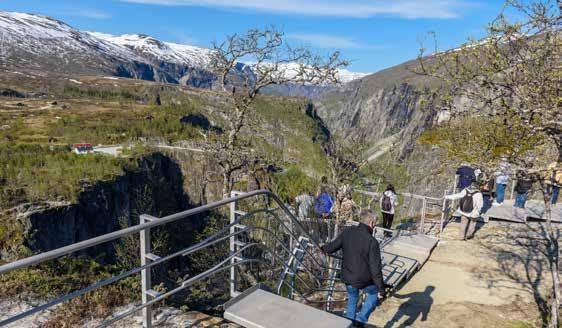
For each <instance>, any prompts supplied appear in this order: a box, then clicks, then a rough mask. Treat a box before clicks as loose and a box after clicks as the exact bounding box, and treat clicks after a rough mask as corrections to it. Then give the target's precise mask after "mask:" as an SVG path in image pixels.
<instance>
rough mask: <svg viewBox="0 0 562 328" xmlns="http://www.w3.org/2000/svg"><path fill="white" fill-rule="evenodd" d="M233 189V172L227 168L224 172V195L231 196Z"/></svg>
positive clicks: (224, 196) (225, 196)
mask: <svg viewBox="0 0 562 328" xmlns="http://www.w3.org/2000/svg"><path fill="white" fill-rule="evenodd" d="M231 191H232V172H230V170H225V171H223V173H222V195H223V198H228V197H230V192H231Z"/></svg>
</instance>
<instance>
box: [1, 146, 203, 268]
mask: <svg viewBox="0 0 562 328" xmlns="http://www.w3.org/2000/svg"><path fill="white" fill-rule="evenodd" d="M183 183H184V179H183V173H182V170H181V168H180V166H179V165H178V164H177V163H176V162H175V161H174V160H172V159H171V158H169V157H167V156H164V155H162V154H159V153H156V154H152V155H150V156H147V157H144V158H141V159H140V160H139V163H138V168H137V169H135V170H132V171H129V172H126V173H125V174H124V175H122V176H119V177H117V178H115V179H114V180H111V181H101V182H98V183H96V184H95V185H92V186H90V187H87V188H86V189H85V190H84V191H83V192H82V193H80V194H79V195H78V199H77V202H76V203H74V204H65V203H53V202H48V203H43V204H23V205H20V206H18V207H17V208H16V209H14V210H13V217H12V219H15V220H16V221H17V222H18V226H20V227H22V228H23V229H21V230H22V231H21V233H23V235H24V244H25V246H27V247H28V248H29V249H30V250H31V251H34V252H44V251H49V250H52V249H55V248H58V247H62V246H65V245H68V244H72V243H76V242H79V241H82V240H86V239H89V238H93V237H96V236H99V235H103V234H106V233H109V232H112V231H115V230H118V229H121V228H122V227H123V226H130V225H133V224H137V223H138V216H139V215H140V214H143V213H148V214H151V215H157V216H162V215H167V214H171V213H174V212H178V211H182V210H185V209H188V208H190V207H191V206H193V205H194V204H193V202H192V201H191V199H190V198H189V196H188V195H187V194H186V193H185V192H184V186H183ZM191 228H192V229H193V230H195V229H196V226H192V227H191ZM113 247H114V245H113V244H112V243H105V244H102V245H100V246H97V247H93V248H90V249H88V250H86V251H85V254H88V255H95V256H96V257H98V256H99V255H100V254H104V256H105V257H106V259H107V260H109V261H111V259H112V255H113V251H114V249H113ZM11 256H13V254H9V252H6V251H4V252H3V253H2V259H4V260H10V257H11Z"/></svg>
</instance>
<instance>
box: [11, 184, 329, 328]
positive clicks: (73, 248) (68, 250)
mask: <svg viewBox="0 0 562 328" xmlns="http://www.w3.org/2000/svg"><path fill="white" fill-rule="evenodd" d="M259 195H268V196H269V197H270V198H272V199H273V200H274V201H275V202H276V203H277V204H278V206H279V208H280V209H282V210H283V211H284V212H285V214H286V215H287V217H288V218H289V219H290V220H291V221H292V224H294V225H295V226H296V227H297V228H299V230H300V231H301V233H302V234H303V235H305V236H306V237H307V238H309V241H310V242H311V243H312V244H313V245H314V246H316V247H317V248H320V245H319V244H318V242H317V241H316V240H315V239H314V237H313V236H311V235H310V233H309V232H308V231H307V230H306V229H304V227H303V226H302V225H301V224H300V222H299V221H298V220H297V219H296V218H295V217H294V215H293V214H292V213H291V212H290V211H289V210H288V209H287V208H286V207H285V206H284V204H283V203H282V202H281V201H280V199H279V198H278V197H277V195H275V194H273V193H272V192H271V191H269V190H257V191H253V192H249V193H245V194H241V195H238V196H235V197H230V198H227V199H223V200H220V201H217V202H213V203H210V204H207V205H203V206H199V207H197V208H194V209H190V210H187V211H183V212H180V213H176V214H173V215H169V216H165V217H162V218H155V220H151V221H149V222H147V223H142V224H138V225H135V226H132V227H129V228H125V229H122V230H118V231H115V232H111V233H108V234H105V235H102V236H98V237H94V238H91V239H88V240H85V241H82V242H78V243H75V244H72V245H67V246H64V247H61V248H58V249H55V250H52V251H48V252H45V253H41V254H37V255H34V256H31V257H28V258H25V259H22V260H18V261H15V262H12V263H7V264H5V265H2V266H0V274H2V273H6V272H10V271H13V270H17V269H23V268H26V267H29V266H32V265H35V264H39V263H43V262H45V261H48V260H51V259H55V258H58V257H61V256H65V255H68V254H72V253H74V252H77V251H79V250H82V249H86V248H89V247H93V246H96V245H99V244H101V243H104V242H109V241H112V240H116V239H119V238H121V237H124V236H127V235H130V234H133V233H136V232H139V231H143V230H146V229H150V228H154V227H157V226H161V225H164V224H167V223H171V222H174V221H177V220H180V219H183V218H187V217H189V216H192V215H196V214H199V213H203V212H207V211H210V210H213V209H215V208H217V207H220V206H224V205H226V204H229V203H233V202H237V201H240V200H243V199H247V198H251V197H255V196H259ZM260 211H263V210H257V211H253V212H250V213H247V214H246V215H243V216H242V217H240V218H239V219H238V220H236V221H235V222H234V223H231V224H229V225H227V226H225V227H223V228H222V229H221V230H219V231H218V232H217V233H215V234H214V235H212V236H210V237H208V238H206V239H205V240H203V241H201V242H199V243H197V244H195V245H192V246H190V247H187V248H185V249H183V250H180V251H177V252H175V253H172V254H169V255H167V256H165V257H162V258H160V259H157V260H154V261H151V262H150V263H147V264H145V265H142V266H140V267H136V268H133V269H131V270H129V271H126V272H122V273H120V274H118V275H116V276H113V277H110V278H108V279H106V280H102V281H98V282H97V283H94V284H92V285H90V286H87V287H85V288H83V289H80V290H77V291H74V292H72V293H70V294H67V295H63V296H61V297H58V298H56V299H53V300H51V301H49V302H47V303H45V304H42V305H40V306H37V307H34V308H32V309H29V310H27V311H24V312H22V313H20V314H17V315H15V316H12V317H10V318H7V319H5V320H3V321H0V326H3V325H5V324H9V323H12V322H15V321H17V320H20V319H22V318H24V317H27V316H29V315H31V314H33V313H37V312H40V311H43V310H45V309H47V308H50V307H52V306H54V305H56V304H60V303H62V302H64V301H67V300H70V299H72V298H75V297H78V296H81V295H83V294H85V293H87V292H90V291H92V290H95V289H97V288H101V287H103V286H106V285H108V284H111V283H113V282H116V281H118V280H120V279H122V278H125V277H128V276H130V275H133V274H135V273H138V272H140V271H142V270H146V269H149V268H151V267H153V266H156V265H158V264H161V263H163V262H165V261H168V260H170V259H171V258H173V257H177V256H180V255H183V256H185V255H189V254H191V253H193V252H196V251H198V250H201V249H204V248H207V247H209V246H211V245H214V244H216V243H218V242H220V241H224V240H226V239H228V238H230V237H232V236H233V235H237V234H241V233H244V232H247V231H251V230H253V229H260V230H265V231H266V232H268V233H270V234H271V233H272V232H271V231H268V229H265V228H261V227H248V228H246V229H242V230H239V231H237V232H235V233H230V234H227V235H226V236H222V237H221V234H223V233H225V232H227V231H228V229H229V228H230V227H231V226H233V225H235V224H238V223H239V222H240V221H241V220H242V219H245V218H246V217H248V216H251V215H254V214H257V213H258V212H260ZM264 212H266V213H268V214H270V215H272V216H273V217H274V218H275V219H277V220H278V221H279V222H280V223H281V224H282V226H283V227H284V228H285V229H287V227H286V226H285V222H284V220H282V219H281V218H280V217H279V216H278V215H277V213H274V211H273V210H266V211H264ZM287 231H288V232H289V233H290V234H291V235H293V231H292V229H289V230H287ZM275 239H278V238H275ZM260 246H261V245H260ZM264 246H265V245H264ZM282 246H284V245H282ZM283 248H284V249H285V251H287V249H286V247H283ZM268 252H269V253H271V254H273V253H272V252H271V251H269V250H268ZM236 253H238V252H236ZM307 253H308V252H307ZM273 255H274V254H273ZM308 255H310V256H311V257H312V258H313V259H314V261H315V262H316V258H314V256H313V255H312V254H308ZM274 257H275V255H274ZM231 258H232V255H231V256H230V257H229V259H231ZM222 264H224V263H223V262H221V265H222ZM316 264H317V265H319V266H320V267H323V268H326V267H325V266H324V265H322V264H319V263H318V262H317V263H316ZM216 268H217V267H216V266H215V267H214V269H216ZM305 269H306V271H307V272H308V273H309V274H311V275H312V276H313V277H314V279H315V280H316V283H317V284H318V283H319V282H320V280H325V279H323V278H321V277H320V278H319V277H318V276H316V275H315V274H314V273H313V272H312V271H310V269H308V268H306V267H305ZM220 271H222V269H221V270H220ZM208 272H209V271H206V272H204V273H208ZM193 278H195V277H193ZM298 278H299V279H300V277H298ZM189 281H191V279H189ZM302 282H303V283H304V285H306V286H307V288H308V289H311V290H318V289H317V288H311V287H310V286H308V284H306V283H305V282H304V281H302ZM182 286H183V284H182ZM184 288H185V287H184ZM298 294H300V296H301V297H303V296H304V295H303V294H302V293H298ZM166 295H168V293H166ZM156 299H158V298H155V299H153V300H152V301H156ZM305 299H306V297H305ZM150 304H152V302H151V303H144V304H143V305H144V306H142V307H140V308H138V309H142V308H144V307H146V306H148V305H150ZM138 309H137V310H138ZM134 312H136V311H134Z"/></svg>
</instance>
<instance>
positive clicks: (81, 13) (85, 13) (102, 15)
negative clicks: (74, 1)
mask: <svg viewBox="0 0 562 328" xmlns="http://www.w3.org/2000/svg"><path fill="white" fill-rule="evenodd" d="M60 14H61V15H64V16H71V17H86V18H93V19H110V18H111V15H110V14H108V13H106V12H104V11H101V10H97V9H69V10H62V11H61V12H60Z"/></svg>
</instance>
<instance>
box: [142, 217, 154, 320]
mask: <svg viewBox="0 0 562 328" xmlns="http://www.w3.org/2000/svg"><path fill="white" fill-rule="evenodd" d="M139 221H140V224H143V223H146V221H149V220H147V216H145V215H144V214H143V215H141V216H140V219H139ZM139 233H140V258H141V265H146V264H147V262H148V261H150V260H149V259H148V258H147V256H146V254H148V253H150V252H151V250H150V228H146V229H143V230H141V231H140V232H139ZM150 270H151V269H150V268H148V269H144V270H142V271H141V287H142V303H143V304H145V303H147V302H148V290H149V289H151V288H152V279H151V274H150V273H151V271H150ZM142 326H143V328H151V327H152V308H151V306H150V305H149V306H147V307H145V308H143V309H142Z"/></svg>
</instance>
